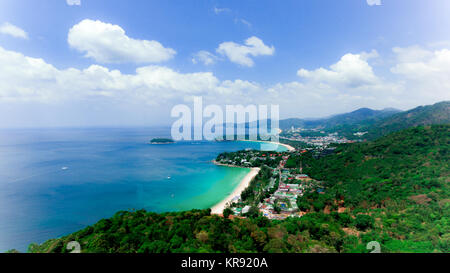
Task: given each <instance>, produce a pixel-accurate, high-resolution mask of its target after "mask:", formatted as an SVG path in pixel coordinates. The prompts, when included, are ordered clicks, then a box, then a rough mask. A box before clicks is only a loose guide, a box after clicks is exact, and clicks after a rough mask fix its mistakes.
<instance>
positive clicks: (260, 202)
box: [214, 149, 323, 220]
mask: <svg viewBox="0 0 450 273" xmlns="http://www.w3.org/2000/svg"><path fill="white" fill-rule="evenodd" d="M307 152H308V150H295V149H289V151H287V152H268V151H257V150H251V149H246V150H244V151H238V152H235V153H222V154H221V155H219V156H218V157H217V159H216V160H215V161H214V162H215V163H216V164H219V165H225V166H231V167H247V168H250V167H253V168H255V167H261V168H264V170H265V175H264V176H262V177H253V180H252V183H254V181H257V182H258V183H255V184H254V185H252V183H250V185H249V186H248V188H246V189H245V191H243V192H242V193H241V195H235V196H232V198H231V200H230V201H229V202H227V204H226V207H227V208H229V209H231V211H232V214H233V215H235V216H245V215H247V214H248V213H250V212H251V211H252V210H253V212H254V211H257V213H259V214H260V215H263V216H265V217H267V218H268V219H277V220H282V219H286V218H287V217H301V216H303V215H304V214H305V213H306V211H301V210H300V209H299V207H298V205H297V202H298V200H299V199H300V198H301V197H302V196H303V195H304V193H306V192H311V191H319V192H321V191H322V190H323V189H322V188H321V182H320V181H316V180H314V179H311V178H310V177H309V176H308V175H307V174H304V173H303V172H302V171H303V168H302V166H301V162H300V163H299V165H297V163H296V162H295V161H294V160H292V159H291V157H297V158H298V157H299V156H301V155H302V154H304V153H307ZM249 192H251V193H250V194H249ZM254 192H257V193H256V195H255V196H253V195H252V194H253V193H254ZM249 195H250V196H252V197H253V198H249V197H248V196H249Z"/></svg>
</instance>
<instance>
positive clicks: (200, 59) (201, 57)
mask: <svg viewBox="0 0 450 273" xmlns="http://www.w3.org/2000/svg"><path fill="white" fill-rule="evenodd" d="M217 60H218V58H217V56H216V55H214V54H212V53H211V52H209V51H206V50H201V51H199V52H197V53H195V54H194V56H193V57H192V62H193V63H194V64H197V63H203V64H204V65H212V64H215V63H216V61H217Z"/></svg>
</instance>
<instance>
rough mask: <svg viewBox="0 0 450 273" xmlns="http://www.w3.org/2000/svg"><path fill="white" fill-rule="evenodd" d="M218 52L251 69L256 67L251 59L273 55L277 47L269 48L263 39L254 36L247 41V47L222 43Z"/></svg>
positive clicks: (232, 43)
mask: <svg viewBox="0 0 450 273" xmlns="http://www.w3.org/2000/svg"><path fill="white" fill-rule="evenodd" d="M216 51H217V52H218V53H219V54H222V55H224V56H226V57H227V58H228V59H229V60H230V61H231V62H233V63H237V64H240V65H243V66H248V67H251V66H253V65H254V62H253V59H252V58H251V57H256V56H263V55H273V54H274V52H275V47H273V46H271V47H269V46H267V45H265V44H264V42H263V41H262V40H261V39H259V38H258V37H255V36H253V37H250V38H248V39H247V40H246V41H245V45H240V44H237V43H234V42H224V43H221V44H220V45H219V47H218V48H217V50H216Z"/></svg>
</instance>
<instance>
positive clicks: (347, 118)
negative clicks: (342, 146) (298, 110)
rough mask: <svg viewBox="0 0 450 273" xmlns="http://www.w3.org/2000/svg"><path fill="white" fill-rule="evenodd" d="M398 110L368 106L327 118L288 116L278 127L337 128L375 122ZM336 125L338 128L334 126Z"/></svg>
mask: <svg viewBox="0 0 450 273" xmlns="http://www.w3.org/2000/svg"><path fill="white" fill-rule="evenodd" d="M399 112H400V110H397V109H393V108H388V109H383V110H373V109H369V108H360V109H358V110H355V111H353V112H350V113H345V114H339V115H334V116H331V117H328V118H321V119H297V118H290V119H285V120H280V128H281V129H282V130H284V129H290V128H291V127H292V126H293V127H296V128H298V127H302V128H309V129H312V128H320V129H323V130H329V129H332V128H333V129H335V130H338V129H339V128H340V127H343V126H350V125H356V124H360V123H363V124H371V123H375V121H377V120H380V119H383V118H386V117H389V116H391V115H394V114H396V113H399ZM336 127H338V128H336Z"/></svg>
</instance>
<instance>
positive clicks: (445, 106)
mask: <svg viewBox="0 0 450 273" xmlns="http://www.w3.org/2000/svg"><path fill="white" fill-rule="evenodd" d="M431 124H450V101H443V102H439V103H436V104H434V105H427V106H419V107H417V108H414V109H411V110H409V111H405V112H401V113H397V114H394V115H392V116H390V117H387V118H384V119H382V120H380V121H378V122H376V123H375V124H373V126H372V127H371V128H370V130H369V134H368V135H367V138H368V139H375V138H377V137H380V136H383V135H387V134H389V133H392V132H396V131H400V130H402V129H406V128H409V127H414V126H419V125H431Z"/></svg>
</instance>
